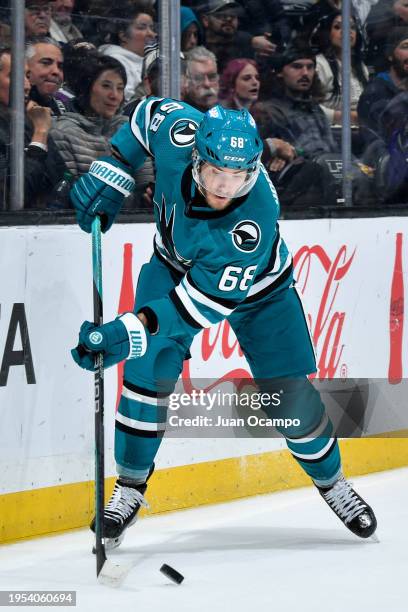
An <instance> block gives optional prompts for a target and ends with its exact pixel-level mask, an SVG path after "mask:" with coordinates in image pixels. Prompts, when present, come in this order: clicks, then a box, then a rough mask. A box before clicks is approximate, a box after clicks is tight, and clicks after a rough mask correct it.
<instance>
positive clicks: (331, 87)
mask: <svg viewBox="0 0 408 612" xmlns="http://www.w3.org/2000/svg"><path fill="white" fill-rule="evenodd" d="M311 43H312V45H314V46H316V47H317V48H318V49H319V50H320V53H319V54H318V55H317V56H316V70H317V74H318V76H319V79H320V82H321V83H322V86H323V91H324V99H323V101H322V108H323V110H324V112H325V114H326V116H327V118H328V119H329V121H330V123H332V124H339V123H341V121H342V117H341V105H342V93H341V52H342V16H341V13H340V12H339V11H337V12H333V13H332V14H331V15H328V16H326V17H325V18H324V19H322V20H321V21H320V23H319V25H318V26H317V28H316V29H315V31H314V33H313V34H312V37H311ZM350 47H351V74H350V98H351V100H350V102H351V120H352V123H353V124H357V123H358V117H357V104H358V100H359V98H360V96H361V94H362V92H363V89H364V87H365V86H366V84H367V82H368V70H367V67H366V65H365V64H364V62H363V60H362V48H363V39H362V36H361V33H360V31H359V30H358V28H357V25H356V22H355V20H354V18H352V19H351V21H350Z"/></svg>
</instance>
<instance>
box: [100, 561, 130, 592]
mask: <svg viewBox="0 0 408 612" xmlns="http://www.w3.org/2000/svg"><path fill="white" fill-rule="evenodd" d="M132 568H133V565H132V564H131V563H122V564H121V565H119V564H118V563H112V561H109V559H107V560H106V561H105V563H104V564H103V566H102V569H101V571H100V572H99V575H98V582H99V583H100V584H103V585H105V586H109V587H113V588H117V587H119V586H120V585H121V584H122V582H123V581H124V579H125V578H126V576H127V575H128V573H129V572H130V570H131V569H132Z"/></svg>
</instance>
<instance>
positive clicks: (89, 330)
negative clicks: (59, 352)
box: [71, 312, 147, 371]
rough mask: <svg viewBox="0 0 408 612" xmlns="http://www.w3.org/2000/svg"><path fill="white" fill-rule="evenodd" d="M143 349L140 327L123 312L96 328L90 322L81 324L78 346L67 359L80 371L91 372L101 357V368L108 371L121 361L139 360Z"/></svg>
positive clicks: (136, 318)
mask: <svg viewBox="0 0 408 612" xmlns="http://www.w3.org/2000/svg"><path fill="white" fill-rule="evenodd" d="M146 349H147V337H146V330H145V327H144V325H143V323H142V322H141V321H140V319H139V318H138V317H137V316H136V315H135V314H133V312H127V313H125V314H124V315H121V316H120V317H117V318H116V319H115V320H114V321H111V322H110V323H105V324H104V325H101V326H99V327H98V326H97V325H95V324H94V323H91V322H90V321H85V322H84V323H82V325H81V329H80V330H79V344H78V346H77V347H76V348H74V349H72V350H71V355H72V357H73V359H74V361H76V363H77V364H78V365H79V366H80V367H81V368H84V369H85V370H92V371H93V370H94V369H95V356H96V355H97V354H98V353H102V354H103V365H104V367H105V368H109V367H110V366H113V365H115V364H116V363H119V362H120V361H123V360H124V359H136V358H137V357H143V355H144V354H145V353H146Z"/></svg>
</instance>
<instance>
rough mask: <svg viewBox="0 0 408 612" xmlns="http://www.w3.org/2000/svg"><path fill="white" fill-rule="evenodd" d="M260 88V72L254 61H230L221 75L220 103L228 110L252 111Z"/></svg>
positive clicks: (244, 59)
mask: <svg viewBox="0 0 408 612" xmlns="http://www.w3.org/2000/svg"><path fill="white" fill-rule="evenodd" d="M259 87H260V80H259V71H258V66H257V64H256V62H255V61H254V60H252V59H248V58H237V59H233V60H230V61H229V62H228V64H227V65H226V66H225V68H224V70H223V72H222V74H221V79H220V101H221V103H222V104H223V106H225V107H226V108H234V109H239V108H247V109H248V110H250V108H251V106H252V104H253V103H254V102H256V101H257V99H258V95H259Z"/></svg>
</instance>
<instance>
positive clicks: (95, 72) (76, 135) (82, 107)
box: [51, 56, 126, 178]
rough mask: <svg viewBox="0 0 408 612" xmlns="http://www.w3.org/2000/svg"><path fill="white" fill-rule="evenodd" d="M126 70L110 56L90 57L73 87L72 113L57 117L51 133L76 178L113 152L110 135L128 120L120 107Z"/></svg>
mask: <svg viewBox="0 0 408 612" xmlns="http://www.w3.org/2000/svg"><path fill="white" fill-rule="evenodd" d="M125 86H126V71H125V69H124V67H123V66H122V64H121V63H120V62H119V61H118V60H116V59H114V58H112V57H107V56H97V57H92V58H91V57H90V58H88V61H87V62H86V64H84V65H83V68H82V74H81V79H80V80H78V81H77V82H76V83H75V85H74V87H75V88H76V92H75V93H76V97H75V98H74V100H73V101H72V108H73V109H74V110H73V111H72V112H69V111H68V112H66V113H65V114H64V115H63V116H62V117H60V118H59V119H58V121H57V122H56V124H55V126H54V127H53V129H52V131H51V134H52V136H53V138H54V140H55V142H56V144H57V146H58V149H59V151H60V152H61V155H62V157H63V159H64V161H65V164H66V166H67V168H68V170H69V171H70V172H71V174H72V175H73V176H74V178H78V177H79V176H81V175H82V174H84V173H85V172H87V171H88V170H89V166H90V165H91V163H92V161H93V160H94V159H96V158H98V157H102V156H103V155H110V154H111V148H110V144H109V138H110V137H111V136H112V135H113V134H114V133H115V132H116V131H117V130H118V129H119V127H120V126H121V125H122V123H124V122H125V121H126V118H125V117H123V115H120V114H119V109H120V107H121V105H122V103H123V100H124V90H125Z"/></svg>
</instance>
